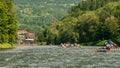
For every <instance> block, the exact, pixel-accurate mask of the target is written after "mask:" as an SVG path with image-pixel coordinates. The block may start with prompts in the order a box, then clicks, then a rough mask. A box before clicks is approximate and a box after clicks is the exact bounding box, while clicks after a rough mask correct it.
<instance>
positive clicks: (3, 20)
mask: <svg viewBox="0 0 120 68" xmlns="http://www.w3.org/2000/svg"><path fill="white" fill-rule="evenodd" d="M16 23H17V20H16V16H15V9H14V7H13V0H0V44H2V43H13V42H15V40H16V30H17V24H16Z"/></svg>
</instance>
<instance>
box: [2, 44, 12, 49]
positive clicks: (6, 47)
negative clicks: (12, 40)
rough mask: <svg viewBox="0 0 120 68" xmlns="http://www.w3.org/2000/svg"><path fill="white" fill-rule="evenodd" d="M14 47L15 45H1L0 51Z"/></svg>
mask: <svg viewBox="0 0 120 68" xmlns="http://www.w3.org/2000/svg"><path fill="white" fill-rule="evenodd" d="M13 47H14V45H13V44H9V43H3V44H0V49H8V48H13Z"/></svg>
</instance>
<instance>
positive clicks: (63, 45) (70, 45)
mask: <svg viewBox="0 0 120 68" xmlns="http://www.w3.org/2000/svg"><path fill="white" fill-rule="evenodd" d="M60 47H61V48H82V47H83V46H82V45H80V44H76V43H75V44H65V43H64V44H63V43H61V44H60Z"/></svg>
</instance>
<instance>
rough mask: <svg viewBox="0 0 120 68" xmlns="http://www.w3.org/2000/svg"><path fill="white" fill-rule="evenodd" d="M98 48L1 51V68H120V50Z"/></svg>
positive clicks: (50, 47)
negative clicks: (105, 50)
mask: <svg viewBox="0 0 120 68" xmlns="http://www.w3.org/2000/svg"><path fill="white" fill-rule="evenodd" d="M94 48H96V47H91V46H85V47H83V48H60V47H58V46H18V47H16V48H15V49H9V50H2V51H0V68H120V50H111V51H110V52H107V53H105V52H97V53H95V52H93V49H94Z"/></svg>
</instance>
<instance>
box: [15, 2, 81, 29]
mask: <svg viewBox="0 0 120 68" xmlns="http://www.w3.org/2000/svg"><path fill="white" fill-rule="evenodd" d="M80 1H81V0H14V3H15V4H16V8H17V17H18V20H19V28H20V29H26V30H28V31H29V30H31V31H36V30H35V29H37V28H40V27H43V28H44V27H45V25H46V24H49V23H51V22H53V21H56V20H59V19H60V18H61V17H63V16H65V15H67V12H69V11H70V8H71V6H75V5H77V4H78V3H79V2H80Z"/></svg>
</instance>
